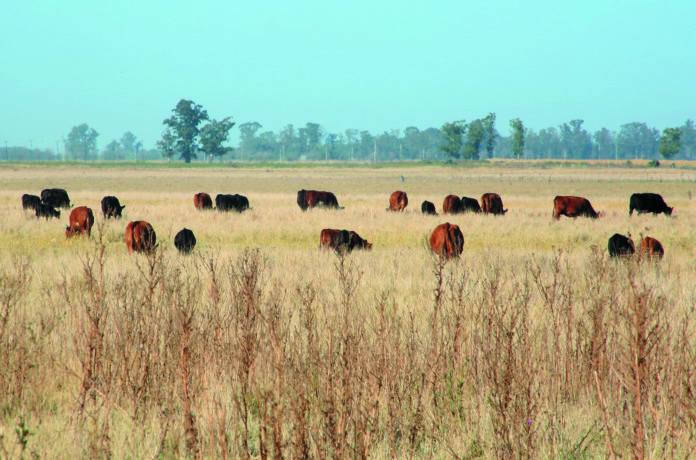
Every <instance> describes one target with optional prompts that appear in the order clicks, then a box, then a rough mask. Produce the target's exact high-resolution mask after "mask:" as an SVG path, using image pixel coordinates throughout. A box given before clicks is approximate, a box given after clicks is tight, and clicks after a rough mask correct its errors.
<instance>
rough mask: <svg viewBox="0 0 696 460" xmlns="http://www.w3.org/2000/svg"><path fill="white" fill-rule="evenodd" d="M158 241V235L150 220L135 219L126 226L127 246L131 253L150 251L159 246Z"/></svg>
mask: <svg viewBox="0 0 696 460" xmlns="http://www.w3.org/2000/svg"><path fill="white" fill-rule="evenodd" d="M156 242H157V235H156V234H155V230H154V229H153V228H152V225H150V223H149V222H145V221H144V220H135V221H133V222H130V223H128V225H127V226H126V247H127V248H128V253H129V254H133V252H146V253H147V252H150V251H152V250H154V249H155V248H156V247H157V246H158V245H157V244H155V243H156Z"/></svg>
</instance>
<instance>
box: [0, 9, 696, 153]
mask: <svg viewBox="0 0 696 460" xmlns="http://www.w3.org/2000/svg"><path fill="white" fill-rule="evenodd" d="M0 17H2V18H3V19H2V21H1V23H0V98H1V100H2V104H1V105H0V107H1V109H0V142H1V143H2V144H3V145H4V142H5V141H7V143H8V145H10V146H12V145H23V146H27V147H28V146H29V145H30V141H31V145H33V146H34V147H40V148H51V149H55V146H56V141H60V140H61V139H63V138H65V137H67V134H68V133H69V132H70V129H71V128H72V127H73V126H75V125H78V124H80V123H87V124H89V125H90V127H92V128H94V129H96V130H97V131H98V132H99V133H100V136H99V148H100V149H102V148H103V147H104V146H105V145H106V144H107V143H108V142H110V141H111V140H112V139H120V138H121V136H122V135H123V133H124V132H126V131H132V132H133V133H134V134H135V135H136V136H137V137H138V138H139V139H140V140H141V141H143V142H144V144H145V147H147V148H152V147H153V146H154V144H155V142H156V141H157V140H158V139H159V137H160V135H161V133H162V130H163V126H162V120H164V119H165V118H167V117H169V116H170V115H171V110H172V109H173V108H174V106H175V105H176V103H177V102H178V101H179V100H180V99H182V98H185V99H191V100H193V101H195V102H196V103H198V104H201V105H203V107H204V108H205V109H207V110H208V113H209V115H210V116H211V117H212V118H216V119H222V118H224V117H226V116H231V117H232V118H233V120H234V121H235V122H237V124H241V123H244V122H249V121H257V122H259V123H261V124H262V125H263V128H262V129H261V131H260V132H263V131H268V130H272V131H275V132H278V131H279V130H280V129H282V128H283V127H284V126H285V125H287V124H290V123H292V124H294V125H295V126H296V127H300V126H304V125H305V123H307V122H315V123H319V124H321V125H322V126H323V128H324V130H325V132H335V133H342V132H344V131H345V130H346V129H348V128H354V129H358V130H369V131H370V132H371V133H372V134H375V135H376V134H381V133H382V132H384V131H388V130H391V129H401V130H402V132H403V129H404V128H405V127H407V126H416V127H418V128H420V129H426V128H429V127H436V128H439V127H440V126H441V125H442V124H443V123H444V122H447V121H454V120H461V119H465V120H472V119H474V118H480V117H484V116H486V115H487V114H488V113H489V112H496V114H497V116H498V123H497V127H498V130H499V131H500V132H501V133H502V134H504V135H508V134H509V131H510V129H509V124H508V122H509V120H510V119H512V118H517V117H518V118H520V119H521V120H522V121H523V122H524V124H525V126H527V127H528V128H533V129H535V130H537V131H538V130H540V129H542V128H547V127H549V126H558V125H559V124H561V123H563V122H568V121H570V120H571V119H575V118H580V119H584V120H585V125H584V126H585V128H586V129H588V130H589V131H590V132H594V131H595V130H597V129H599V128H601V127H607V128H609V129H612V130H618V129H619V127H620V125H621V124H624V123H629V122H634V121H639V122H646V123H648V125H649V126H651V127H655V128H658V129H660V130H662V129H664V128H665V127H671V126H679V125H681V124H683V122H684V121H685V120H686V119H687V118H692V119H696V2H695V1H692V0H689V1H674V0H667V1H662V2H657V1H654V2H648V1H611V0H602V1H585V2H572V3H571V2H567V1H513V0H498V1H496V0H493V1H462V0H460V1H437V0H434V1H431V2H423V1H421V2H409V1H377V0H369V1H362V0H359V1H347V2H334V1H304V0H298V1H292V2H291V1H244V2H238V1H205V0H203V1H198V2H191V1H186V2H180V1H131V0H122V1H112V2H100V1H95V0H90V1H65V2H58V1H55V0H51V1H32V0H25V1H17V0H4V1H3V2H2V3H1V4H0ZM233 133H234V134H235V135H237V133H238V129H237V127H235V128H233ZM60 148H61V150H62V148H63V147H62V143H61V147H60Z"/></svg>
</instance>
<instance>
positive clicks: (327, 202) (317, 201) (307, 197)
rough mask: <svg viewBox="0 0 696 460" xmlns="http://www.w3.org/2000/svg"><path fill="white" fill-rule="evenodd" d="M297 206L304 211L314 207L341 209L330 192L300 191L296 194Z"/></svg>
mask: <svg viewBox="0 0 696 460" xmlns="http://www.w3.org/2000/svg"><path fill="white" fill-rule="evenodd" d="M297 205H298V206H299V207H300V209H301V210H303V211H306V210H307V209H309V208H314V207H316V206H324V207H327V208H334V209H343V208H342V207H341V206H339V205H338V200H337V199H336V195H334V194H333V193H331V192H320V191H317V190H304V189H302V190H300V191H298V192H297Z"/></svg>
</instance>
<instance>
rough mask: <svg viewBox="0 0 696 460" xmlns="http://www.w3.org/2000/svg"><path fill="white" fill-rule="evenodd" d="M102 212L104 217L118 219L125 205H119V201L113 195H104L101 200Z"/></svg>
mask: <svg viewBox="0 0 696 460" xmlns="http://www.w3.org/2000/svg"><path fill="white" fill-rule="evenodd" d="M101 208H102V214H103V215H104V219H109V218H111V217H113V218H114V219H120V218H121V217H122V216H121V212H122V211H123V208H125V206H121V202H120V201H118V198H116V197H115V196H105V197H104V198H102V200H101Z"/></svg>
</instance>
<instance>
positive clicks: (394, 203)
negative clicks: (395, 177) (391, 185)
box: [387, 190, 408, 212]
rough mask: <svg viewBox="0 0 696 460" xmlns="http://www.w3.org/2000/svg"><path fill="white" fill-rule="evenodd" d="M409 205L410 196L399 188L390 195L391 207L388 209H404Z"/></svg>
mask: <svg viewBox="0 0 696 460" xmlns="http://www.w3.org/2000/svg"><path fill="white" fill-rule="evenodd" d="M406 206H408V196H407V195H406V192H402V191H400V190H397V191H396V192H394V193H392V194H391V196H390V197H389V208H387V211H399V212H401V211H403V210H404V209H406Z"/></svg>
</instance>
